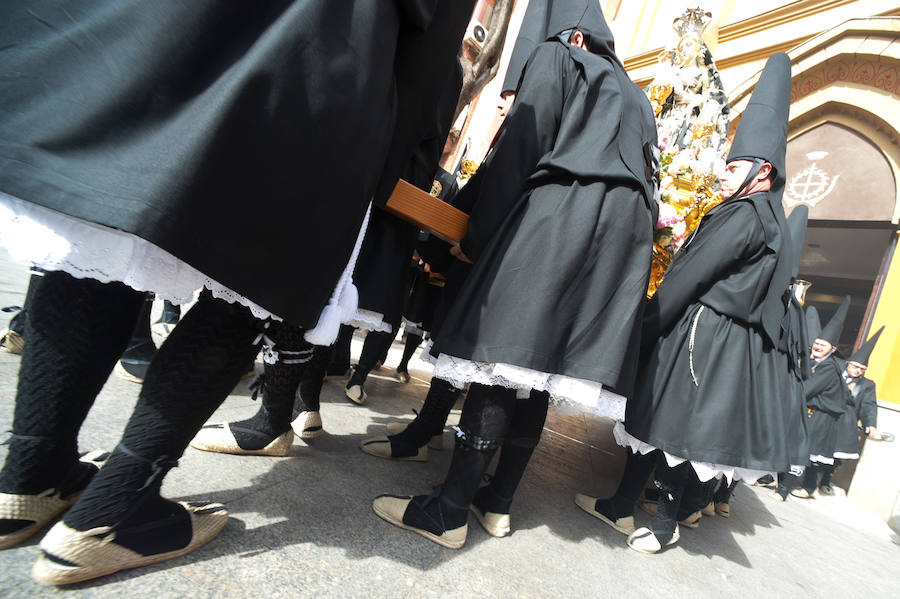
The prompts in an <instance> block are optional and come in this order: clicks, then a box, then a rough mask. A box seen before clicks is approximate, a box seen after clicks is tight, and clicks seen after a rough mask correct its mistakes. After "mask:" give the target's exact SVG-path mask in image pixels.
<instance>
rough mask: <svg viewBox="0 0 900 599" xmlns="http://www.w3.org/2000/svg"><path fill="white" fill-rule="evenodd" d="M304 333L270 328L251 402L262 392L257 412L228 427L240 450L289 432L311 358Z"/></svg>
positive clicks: (284, 327) (288, 327)
mask: <svg viewBox="0 0 900 599" xmlns="http://www.w3.org/2000/svg"><path fill="white" fill-rule="evenodd" d="M179 326H181V325H179ZM303 333H304V330H303V329H302V328H300V327H295V326H291V325H288V324H285V323H283V322H272V323H270V324H269V328H268V330H267V331H266V337H267V338H268V340H269V341H271V342H272V345H271V347H268V346H267V347H266V349H265V350H264V351H263V355H264V356H265V357H264V361H263V374H262V376H261V377H260V378H259V379H257V381H256V383H254V385H255V390H254V392H253V399H256V397H257V395H258V392H259V391H262V402H261V405H260V406H259V410H258V411H257V412H256V414H254V415H253V416H252V417H251V418H249V419H247V420H241V421H238V422H231V423H229V425H228V426H229V428H230V429H231V434H233V435H234V439H235V441H237V444H238V446H240V447H241V448H242V449H247V450H257V449H262V448H263V447H265V446H266V445H268V444H269V443H271V442H272V441H273V440H274V439H275V438H276V437H278V436H279V435H281V434H283V433H285V432H287V430H288V429H289V428H290V426H291V411H292V409H293V407H294V397H295V395H296V394H297V389H298V387H299V386H300V380H301V378H302V377H303V373H304V370H305V369H306V364H307V363H308V362H309V361H310V359H311V358H312V355H313V346H312V345H311V344H309V343H308V342H307V341H305V340H304V339H303Z"/></svg>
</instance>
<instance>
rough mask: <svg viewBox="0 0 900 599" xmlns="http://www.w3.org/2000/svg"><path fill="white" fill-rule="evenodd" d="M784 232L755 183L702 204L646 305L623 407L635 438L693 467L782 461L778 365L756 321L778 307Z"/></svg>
mask: <svg viewBox="0 0 900 599" xmlns="http://www.w3.org/2000/svg"><path fill="white" fill-rule="evenodd" d="M788 235H789V234H788V233H787V231H786V229H785V224H784V212H783V210H782V208H781V204H780V202H778V203H777V204H776V203H775V202H774V201H773V200H772V198H771V196H770V195H769V194H768V193H765V192H764V193H756V194H752V195H750V196H746V197H742V198H738V199H735V200H730V201H728V202H725V203H723V204H720V205H719V206H717V207H715V208H713V209H712V210H710V212H709V213H708V214H707V215H706V216H705V217H704V218H703V220H702V221H701V223H700V226H699V227H698V228H697V230H696V231H695V233H694V234H693V236H692V237H691V238H690V239H689V240H688V241H687V242H686V243H685V244H684V246H683V247H682V249H681V250H680V251H679V252H678V253H677V254H676V255H675V259H674V260H673V262H672V265H671V266H670V267H669V270H668V271H667V272H666V278H665V279H664V280H663V283H662V285H660V287H659V290H658V291H657V293H656V295H654V297H653V298H652V299H651V300H650V301H649V302H648V305H647V310H646V316H645V319H644V331H643V337H644V339H645V343H644V344H643V349H642V353H641V365H640V370H639V373H638V380H637V384H636V386H635V391H634V394H633V395H632V396H631V397H629V400H628V407H627V411H626V416H625V430H626V431H627V433H628V435H630V437H631V439H630V440H627V441H625V442H626V443H627V444H629V445H630V446H631V447H632V448H633V449H635V450H638V451H642V450H649V448H648V447H646V445H649V446H652V447H655V448H658V449H662V450H663V451H665V452H667V453H668V454H669V455H670V456H672V457H673V458H679V459H684V460H690V461H691V462H693V463H694V465H695V469H697V473H698V475H701V478H706V477H711V476H714V475H715V474H716V473H719V472H721V473H726V474H728V475H729V476H732V475H734V476H736V477H739V478H755V476H758V475H759V473H760V472H784V471H786V470H787V469H788V467H789V465H790V463H791V459H790V455H789V454H790V450H789V447H788V441H787V439H788V428H787V427H788V422H787V421H786V419H785V408H784V402H783V399H782V395H783V389H784V372H783V371H784V369H785V366H786V364H785V360H784V354H783V353H781V352H778V351H776V346H775V343H776V342H777V341H778V339H779V338H780V332H779V331H778V330H777V328H776V329H775V330H774V331H769V330H767V328H766V327H765V326H764V320H766V317H767V315H769V314H771V313H773V311H774V312H777V311H778V310H779V309H780V310H781V315H782V317H783V316H784V310H785V307H784V304H783V303H781V302H782V300H780V294H778V293H773V292H772V290H777V289H781V290H787V287H788V283H789V281H790V272H789V269H782V268H781V264H782V262H780V261H779V257H780V254H782V253H783V252H784V251H785V249H784V248H786V247H788V246H787V245H786V244H787V243H788V242H787V240H788V239H789V237H788ZM767 298H768V299H767ZM769 303H773V304H775V305H767V304H769ZM779 305H780V308H779ZM773 320H774V319H773ZM780 320H781V319H778V321H780ZM773 333H774V334H773ZM621 442H623V439H620V443H621ZM642 443H643V444H644V445H645V446H644V447H641V444H642ZM702 464H706V465H712V467H711V468H703V467H700V466H701V465H702ZM740 469H743V470H746V471H750V472H746V473H741V472H740Z"/></svg>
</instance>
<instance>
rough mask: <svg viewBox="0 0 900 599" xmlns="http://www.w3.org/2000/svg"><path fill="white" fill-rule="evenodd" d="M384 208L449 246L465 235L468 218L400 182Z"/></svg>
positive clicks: (401, 180)
mask: <svg viewBox="0 0 900 599" xmlns="http://www.w3.org/2000/svg"><path fill="white" fill-rule="evenodd" d="M383 208H384V209H385V210H386V211H387V212H390V213H391V214H393V215H395V216H399V217H400V218H402V219H403V220H406V221H409V222H411V223H412V224H414V225H416V226H417V227H419V228H420V229H422V230H423V231H427V232H428V233H431V234H432V235H434V236H435V237H437V238H439V239H443V240H444V241H447V242H450V243H456V242H458V241H459V240H460V239H462V238H463V237H465V235H466V227H467V225H468V222H469V215H468V214H466V213H465V212H463V211H461V210H458V209H456V208H454V207H453V206H451V205H450V204H448V203H447V202H445V201H443V200H439V199H438V198H436V197H434V196H433V195H431V194H429V193H426V192H424V191H422V190H421V189H419V188H418V187H416V186H415V185H411V184H410V183H407V182H406V181H404V180H403V179H400V180H398V181H397V186H396V187H395V188H394V191H393V193H391V197H390V198H388V201H387V204H386V205H385V206H384V207H383Z"/></svg>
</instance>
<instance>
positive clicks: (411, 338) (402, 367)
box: [397, 333, 422, 372]
mask: <svg viewBox="0 0 900 599" xmlns="http://www.w3.org/2000/svg"><path fill="white" fill-rule="evenodd" d="M421 343H422V336H421V335H413V334H412V333H407V334H406V345H404V346H403V357H402V358H400V363H399V364H397V372H406V371H407V370H408V369H409V360H410V358H412V357H413V354H414V353H416V349H418V347H419V345H421Z"/></svg>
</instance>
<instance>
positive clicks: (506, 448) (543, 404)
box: [475, 390, 550, 514]
mask: <svg viewBox="0 0 900 599" xmlns="http://www.w3.org/2000/svg"><path fill="white" fill-rule="evenodd" d="M549 404H550V394H549V393H547V392H546V391H534V390H532V391H531V396H530V397H529V398H528V399H520V400H518V401H517V402H516V404H515V412H514V413H513V418H512V422H511V423H510V427H509V433H508V435H507V439H506V441H504V442H503V449H502V450H500V460H499V461H498V462H497V469H496V470H495V471H494V476H493V477H492V478H491V484H489V485H488V486H486V487H482V488H481V489H479V490H478V494H477V496H476V499H475V503H476V504H477V505H478V506H479V507H480V508H482V512H493V513H496V514H508V513H509V508H510V506H511V505H512V500H513V496H514V495H515V492H516V489H517V488H518V487H519V482H521V480H522V476H524V474H525V468H526V467H527V466H528V462H529V461H530V460H531V455H532V454H533V453H534V448H535V447H537V444H538V442H539V441H540V440H541V432H542V431H543V430H544V422H545V421H546V420H547V408H548V407H549Z"/></svg>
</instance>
